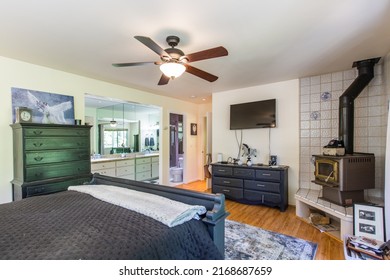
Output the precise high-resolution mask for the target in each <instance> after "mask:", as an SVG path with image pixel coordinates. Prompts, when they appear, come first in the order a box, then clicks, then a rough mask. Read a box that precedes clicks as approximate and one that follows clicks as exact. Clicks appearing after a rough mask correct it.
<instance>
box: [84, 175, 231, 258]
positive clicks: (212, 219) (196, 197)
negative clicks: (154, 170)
mask: <svg viewBox="0 0 390 280" xmlns="http://www.w3.org/2000/svg"><path fill="white" fill-rule="evenodd" d="M90 184H95V185H111V186H117V187H123V188H128V189H132V190H136V191H142V192H146V193H151V194H156V195H160V196H163V197H166V198H169V199H172V200H176V201H180V202H183V203H186V204H191V205H203V206H205V207H206V209H207V213H206V215H205V217H204V218H203V219H202V221H203V222H204V223H205V224H206V226H207V229H208V232H209V234H210V236H211V238H212V240H213V241H214V243H215V245H216V246H217V248H218V250H219V251H220V252H221V253H222V255H224V252H225V219H226V217H227V216H228V215H229V213H228V212H226V210H225V196H224V195H223V194H209V193H201V192H195V191H191V190H185V189H179V188H175V187H169V186H164V185H156V184H151V183H145V182H141V181H134V180H128V179H123V178H116V177H110V176H104V175H100V174H98V173H95V174H93V177H92V181H91V182H90Z"/></svg>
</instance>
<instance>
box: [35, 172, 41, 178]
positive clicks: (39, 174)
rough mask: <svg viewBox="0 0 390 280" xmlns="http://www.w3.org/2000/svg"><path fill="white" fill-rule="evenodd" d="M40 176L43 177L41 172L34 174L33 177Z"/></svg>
mask: <svg viewBox="0 0 390 280" xmlns="http://www.w3.org/2000/svg"><path fill="white" fill-rule="evenodd" d="M42 175H43V173H42V172H40V173H35V177H41V176H42Z"/></svg>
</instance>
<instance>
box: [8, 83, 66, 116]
mask: <svg viewBox="0 0 390 280" xmlns="http://www.w3.org/2000/svg"><path fill="white" fill-rule="evenodd" d="M11 94H12V114H13V115H12V122H13V123H14V122H15V121H16V116H15V108H17V107H25V108H29V109H31V111H32V122H33V123H47V124H50V123H52V124H74V100H73V96H68V95H62V94H56V93H49V92H43V91H36V90H29V89H23V88H11Z"/></svg>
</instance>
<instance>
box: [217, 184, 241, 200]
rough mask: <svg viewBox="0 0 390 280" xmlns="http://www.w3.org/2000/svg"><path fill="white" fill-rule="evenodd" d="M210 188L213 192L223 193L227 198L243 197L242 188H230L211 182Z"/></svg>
mask: <svg viewBox="0 0 390 280" xmlns="http://www.w3.org/2000/svg"><path fill="white" fill-rule="evenodd" d="M212 189H213V193H223V194H224V195H225V196H226V197H227V198H232V199H242V198H243V197H244V192H243V189H242V188H234V187H233V188H232V187H226V186H219V185H214V184H213V187H212Z"/></svg>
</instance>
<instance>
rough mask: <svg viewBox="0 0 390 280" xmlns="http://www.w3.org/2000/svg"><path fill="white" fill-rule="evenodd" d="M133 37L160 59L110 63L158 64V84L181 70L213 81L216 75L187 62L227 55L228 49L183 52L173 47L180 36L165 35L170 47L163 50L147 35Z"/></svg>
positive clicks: (116, 65)
mask: <svg viewBox="0 0 390 280" xmlns="http://www.w3.org/2000/svg"><path fill="white" fill-rule="evenodd" d="M134 38H135V39H137V40H138V41H140V42H141V43H142V44H144V45H145V46H147V47H148V48H149V49H151V50H152V51H154V52H155V53H157V54H158V55H159V56H160V61H155V62H128V63H113V64H112V65H113V66H115V67H127V66H139V65H145V64H151V63H153V64H155V65H160V70H161V71H162V72H163V74H162V76H161V78H160V81H159V82H158V85H166V84H168V82H169V79H174V78H177V77H179V76H180V75H181V74H182V73H183V72H187V73H190V74H192V75H195V76H197V77H199V78H202V79H204V80H207V81H209V82H214V81H216V80H217V79H218V77H217V76H214V75H212V74H210V73H207V72H205V71H203V70H200V69H198V68H196V67H194V66H191V65H190V64H189V63H191V62H195V61H199V60H204V59H210V58H215V57H221V56H226V55H228V51H227V50H226V49H225V48H224V47H216V48H212V49H208V50H203V51H200V52H195V53H191V54H185V53H184V52H183V51H182V50H180V49H177V48H175V47H176V46H177V45H178V44H179V42H180V38H179V37H177V36H173V35H171V36H168V37H167V39H166V41H167V43H168V45H169V46H170V48H167V49H165V50H164V49H163V48H161V47H160V46H159V45H158V44H156V43H155V42H154V41H153V40H152V39H150V38H149V37H144V36H134Z"/></svg>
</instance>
